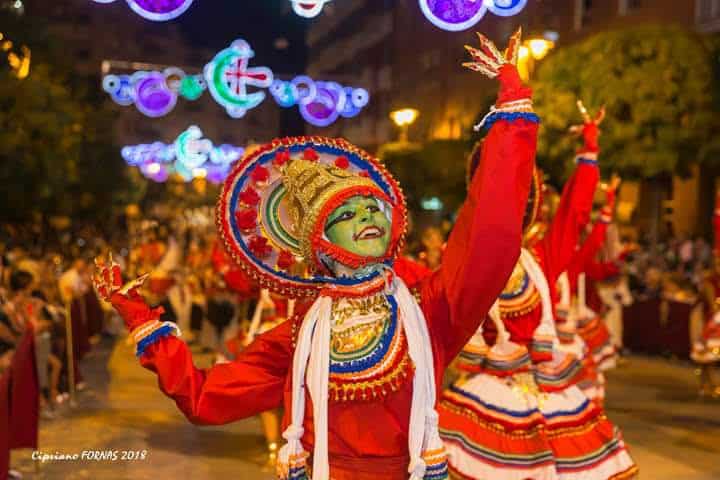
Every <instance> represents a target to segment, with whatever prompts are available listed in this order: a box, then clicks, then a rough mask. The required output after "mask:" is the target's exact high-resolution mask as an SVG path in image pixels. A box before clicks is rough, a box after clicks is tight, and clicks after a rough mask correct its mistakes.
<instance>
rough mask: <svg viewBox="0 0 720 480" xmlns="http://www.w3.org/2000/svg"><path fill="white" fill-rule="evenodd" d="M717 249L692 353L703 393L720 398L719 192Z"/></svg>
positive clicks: (718, 200)
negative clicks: (703, 320)
mask: <svg viewBox="0 0 720 480" xmlns="http://www.w3.org/2000/svg"><path fill="white" fill-rule="evenodd" d="M713 226H714V230H715V232H714V233H715V248H714V265H713V271H712V272H711V273H710V274H709V275H708V276H707V278H706V279H705V282H704V283H703V300H704V304H705V319H706V322H705V327H704V328H703V331H702V337H701V339H700V340H699V341H697V342H695V344H694V345H693V347H692V352H691V354H690V356H691V357H692V359H693V360H694V361H695V362H697V363H698V364H700V395H702V396H709V397H712V398H720V371H719V370H720V368H719V365H720V192H719V193H718V194H717V196H716V198H715V214H714V218H713Z"/></svg>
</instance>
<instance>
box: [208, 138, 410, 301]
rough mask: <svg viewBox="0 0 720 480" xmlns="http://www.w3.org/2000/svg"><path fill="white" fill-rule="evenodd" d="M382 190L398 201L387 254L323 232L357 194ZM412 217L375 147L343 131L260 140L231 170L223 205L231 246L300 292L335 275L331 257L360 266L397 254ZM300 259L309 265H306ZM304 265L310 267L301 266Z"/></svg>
mask: <svg viewBox="0 0 720 480" xmlns="http://www.w3.org/2000/svg"><path fill="white" fill-rule="evenodd" d="M355 195H363V196H374V197H376V198H378V199H379V200H381V201H383V202H384V203H385V204H386V205H387V206H388V207H389V209H390V212H391V213H390V215H391V221H392V227H391V232H390V244H389V246H388V249H387V251H386V253H385V255H383V256H382V257H361V256H358V255H356V254H353V253H351V252H349V251H346V250H343V249H342V248H340V247H338V246H337V245H333V244H331V243H330V242H329V241H328V240H327V238H325V236H324V234H323V229H324V228H323V227H324V225H325V220H326V219H327V216H328V215H329V214H330V212H331V211H332V210H333V209H334V208H335V207H337V206H339V205H340V204H341V203H342V202H344V201H345V200H347V199H348V198H349V197H351V196H355ZM406 223H407V211H406V208H405V198H404V196H403V194H402V191H401V190H400V187H399V185H398V183H397V182H396V181H395V179H394V178H393V177H392V176H391V175H390V174H389V173H388V172H387V170H385V168H384V167H383V166H382V164H381V163H380V162H379V161H378V160H377V159H375V158H374V157H372V156H371V155H370V154H368V153H367V152H365V151H363V150H361V149H360V148H358V147H356V146H354V145H352V144H350V143H349V142H347V141H345V140H342V139H331V138H324V137H290V138H283V139H276V140H273V141H272V142H271V143H269V144H266V145H263V146H261V147H258V148H257V149H255V150H254V151H252V152H251V153H249V154H247V155H246V157H245V158H244V159H243V160H242V161H241V162H239V163H238V164H237V165H236V166H235V167H234V168H233V170H232V172H231V173H230V175H229V176H228V178H227V180H226V181H225V184H224V186H223V191H222V193H221V195H220V199H219V201H218V205H217V224H218V230H219V232H220V235H221V238H222V240H223V243H224V244H225V248H226V249H227V251H228V252H229V253H230V255H231V256H232V257H233V259H234V260H235V261H236V262H237V263H238V264H239V265H240V266H241V267H242V268H243V269H244V270H245V271H246V272H247V273H248V274H249V275H250V277H251V278H252V279H253V280H255V281H257V282H258V283H259V284H260V285H261V286H263V287H267V288H269V289H271V290H274V291H276V292H278V293H280V294H283V295H287V296H290V297H293V298H297V297H305V296H313V295H315V294H317V292H318V291H319V290H320V289H321V288H323V287H324V286H326V285H327V284H328V283H331V284H332V283H334V284H339V285H351V284H353V283H355V282H360V281H363V280H364V279H363V280H355V279H347V278H335V277H333V276H331V274H330V272H329V271H328V270H327V268H326V267H325V263H324V262H323V257H325V258H330V259H332V260H337V261H339V262H340V263H342V264H344V265H348V266H351V267H356V268H360V267H362V266H364V265H367V264H371V263H381V262H388V261H392V260H393V259H394V258H395V256H396V255H397V253H398V252H399V251H400V249H401V247H402V242H403V237H404V233H405V228H406ZM299 260H304V261H305V263H306V265H307V268H303V269H298V268H297V264H298V261H299ZM298 270H302V271H298Z"/></svg>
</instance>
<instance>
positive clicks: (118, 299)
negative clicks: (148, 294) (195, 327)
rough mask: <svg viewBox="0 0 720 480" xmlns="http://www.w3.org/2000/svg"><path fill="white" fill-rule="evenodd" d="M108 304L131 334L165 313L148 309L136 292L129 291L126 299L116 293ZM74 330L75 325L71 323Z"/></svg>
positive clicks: (158, 308) (160, 308)
mask: <svg viewBox="0 0 720 480" xmlns="http://www.w3.org/2000/svg"><path fill="white" fill-rule="evenodd" d="M110 302H111V303H112V306H113V307H114V308H115V310H117V311H118V313H119V314H120V316H121V317H122V318H123V320H125V326H126V327H127V328H128V330H130V331H131V332H132V331H133V330H135V329H136V328H137V327H139V326H141V325H142V324H144V323H147V322H149V321H151V320H158V319H159V318H160V315H162V314H163V313H164V312H165V310H164V309H163V308H162V307H157V308H150V307H149V306H148V305H147V304H146V303H145V300H144V299H143V298H142V297H141V296H140V294H138V293H137V291H136V290H131V291H130V293H129V296H127V297H126V296H124V295H121V294H120V293H117V292H116V293H114V294H113V295H112V296H111V297H110ZM74 328H75V324H74V322H73V329H74ZM74 335H75V332H74V331H73V340H74Z"/></svg>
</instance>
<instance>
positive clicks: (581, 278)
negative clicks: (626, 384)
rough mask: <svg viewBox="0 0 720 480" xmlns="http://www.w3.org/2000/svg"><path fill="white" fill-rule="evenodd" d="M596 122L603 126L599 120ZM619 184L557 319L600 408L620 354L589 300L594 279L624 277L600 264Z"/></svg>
mask: <svg viewBox="0 0 720 480" xmlns="http://www.w3.org/2000/svg"><path fill="white" fill-rule="evenodd" d="M596 122H597V123H599V121H598V120H597V119H596ZM619 184H620V179H619V177H613V179H612V180H611V182H610V184H609V185H608V187H607V189H606V191H605V195H606V199H605V206H604V207H603V208H602V210H601V211H600V215H599V216H598V219H597V220H596V221H595V223H594V225H593V227H592V230H591V231H590V234H589V235H588V236H587V237H586V238H585V240H584V241H583V242H582V245H581V246H580V248H579V249H578V250H577V252H575V254H574V255H573V257H572V260H571V261H570V265H569V266H568V269H567V271H565V272H563V273H562V274H561V275H560V278H559V279H558V291H559V293H560V302H559V303H558V304H557V305H556V315H557V319H558V321H557V330H558V337H559V339H560V348H561V349H562V350H564V351H567V352H569V353H573V354H575V355H576V356H578V357H579V358H581V359H582V365H583V374H582V379H581V380H580V381H579V382H578V387H580V389H581V390H582V391H583V393H585V395H586V396H587V397H588V398H590V399H591V400H593V401H596V402H599V403H600V404H602V402H603V401H604V399H605V375H604V374H603V372H604V371H606V370H608V369H610V368H612V367H614V366H615V355H616V350H615V348H614V346H613V344H612V342H611V339H610V333H609V331H608V328H607V326H606V325H605V322H604V321H603V319H602V318H601V317H600V316H599V315H598V314H597V313H596V311H597V310H596V309H595V308H598V307H595V308H591V307H590V306H589V305H588V301H587V299H588V298H589V295H588V292H590V291H592V290H593V289H594V287H595V285H594V283H592V282H593V280H594V279H599V278H604V277H606V276H608V275H618V274H619V273H620V270H619V266H618V265H617V264H616V263H614V262H612V263H610V262H608V263H602V264H601V263H600V262H598V261H597V260H596V256H597V253H598V252H599V251H600V249H601V248H602V246H603V244H604V243H605V238H606V233H607V228H608V225H609V224H610V222H611V221H612V218H613V212H614V209H615V197H616V192H617V187H618V185H619ZM598 302H599V299H598ZM595 305H597V303H596V304H595Z"/></svg>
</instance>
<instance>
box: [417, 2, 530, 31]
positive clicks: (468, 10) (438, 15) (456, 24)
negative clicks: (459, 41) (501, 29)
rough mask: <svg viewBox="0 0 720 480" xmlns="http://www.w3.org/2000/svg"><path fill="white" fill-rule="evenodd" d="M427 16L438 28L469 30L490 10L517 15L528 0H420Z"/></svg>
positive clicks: (507, 14) (501, 13)
mask: <svg viewBox="0 0 720 480" xmlns="http://www.w3.org/2000/svg"><path fill="white" fill-rule="evenodd" d="M418 1H419V3H420V10H422V12H423V14H424V15H425V17H426V18H427V19H428V20H430V22H431V23H432V24H433V25H435V26H436V27H438V28H441V29H443V30H448V31H451V32H459V31H462V30H467V29H468V28H471V27H473V26H474V25H475V24H477V23H478V22H479V21H480V20H482V18H483V17H484V16H485V14H486V13H487V12H488V11H490V12H491V13H494V14H495V15H499V16H502V17H509V16H512V15H517V14H518V13H520V11H522V9H523V8H525V6H526V5H527V0H418Z"/></svg>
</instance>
